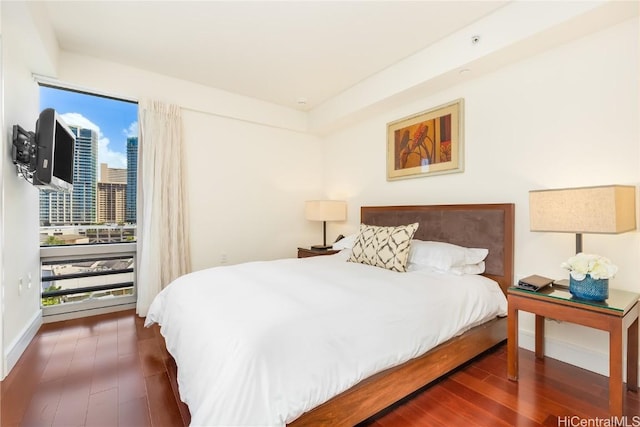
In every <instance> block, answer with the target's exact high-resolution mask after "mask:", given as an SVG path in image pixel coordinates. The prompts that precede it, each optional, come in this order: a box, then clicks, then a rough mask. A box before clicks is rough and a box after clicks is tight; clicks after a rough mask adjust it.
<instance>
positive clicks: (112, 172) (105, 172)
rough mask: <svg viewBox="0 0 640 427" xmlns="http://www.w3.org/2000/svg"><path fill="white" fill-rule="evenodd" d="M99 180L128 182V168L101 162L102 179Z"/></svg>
mask: <svg viewBox="0 0 640 427" xmlns="http://www.w3.org/2000/svg"><path fill="white" fill-rule="evenodd" d="M99 182H117V183H120V184H126V183H127V169H126V168H110V167H109V165H108V164H106V163H100V181H99Z"/></svg>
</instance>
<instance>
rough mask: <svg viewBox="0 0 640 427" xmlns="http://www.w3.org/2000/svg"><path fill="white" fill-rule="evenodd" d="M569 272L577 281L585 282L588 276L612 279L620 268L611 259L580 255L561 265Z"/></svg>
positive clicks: (596, 278)
mask: <svg viewBox="0 0 640 427" xmlns="http://www.w3.org/2000/svg"><path fill="white" fill-rule="evenodd" d="M560 266H561V267H562V268H565V269H567V270H569V271H570V272H571V273H570V274H571V277H573V278H574V279H575V280H584V279H585V277H587V274H588V275H590V276H591V277H592V278H593V279H595V280H599V279H610V278H612V277H613V276H615V275H616V273H617V272H618V267H617V266H615V265H613V264H612V263H611V261H609V259H607V258H605V257H603V256H600V255H593V254H585V253H582V252H581V253H579V254H577V255H575V256H572V257H571V258H569V259H568V260H567V261H565V262H563V263H562V264H561V265H560Z"/></svg>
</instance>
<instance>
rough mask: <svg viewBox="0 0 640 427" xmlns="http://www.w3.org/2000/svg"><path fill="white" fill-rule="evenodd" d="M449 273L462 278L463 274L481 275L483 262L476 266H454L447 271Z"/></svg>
mask: <svg viewBox="0 0 640 427" xmlns="http://www.w3.org/2000/svg"><path fill="white" fill-rule="evenodd" d="M449 272H450V273H453V274H457V275H458V276H462V275H463V274H482V273H484V261H480V262H479V263H477V264H467V265H462V266H454V267H451V268H450V269H449Z"/></svg>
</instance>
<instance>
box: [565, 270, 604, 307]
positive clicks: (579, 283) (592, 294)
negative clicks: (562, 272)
mask: <svg viewBox="0 0 640 427" xmlns="http://www.w3.org/2000/svg"><path fill="white" fill-rule="evenodd" d="M569 292H571V295H573V296H574V297H576V298H580V299H585V300H589V301H604V300H606V299H607V298H609V279H594V278H593V277H591V275H589V274H587V277H585V278H584V279H582V280H576V279H574V278H573V277H571V276H569Z"/></svg>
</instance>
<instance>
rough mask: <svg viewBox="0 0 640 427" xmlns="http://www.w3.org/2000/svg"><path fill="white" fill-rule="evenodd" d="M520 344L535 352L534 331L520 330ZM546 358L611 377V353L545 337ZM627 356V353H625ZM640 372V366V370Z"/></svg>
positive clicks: (625, 364) (625, 370) (625, 363)
mask: <svg viewBox="0 0 640 427" xmlns="http://www.w3.org/2000/svg"><path fill="white" fill-rule="evenodd" d="M519 332H520V333H519V334H518V344H519V346H520V347H521V348H524V349H527V350H530V351H535V334H534V332H533V331H526V330H522V329H521V330H520V331H519ZM544 352H545V356H548V357H551V358H553V359H557V360H560V361H562V362H565V363H569V364H571V365H574V366H578V367H580V368H582V369H586V370H588V371H591V372H595V373H597V374H600V375H604V376H605V377H608V376H609V353H602V352H599V351H596V350H594V349H592V348H589V347H582V346H579V345H575V344H572V343H568V342H566V341H561V340H558V339H556V338H553V337H549V336H545V337H544ZM625 356H626V352H625ZM622 370H623V377H624V378H626V376H627V360H626V357H625V358H624V361H623V364H622ZM638 372H640V365H639V370H638Z"/></svg>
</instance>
